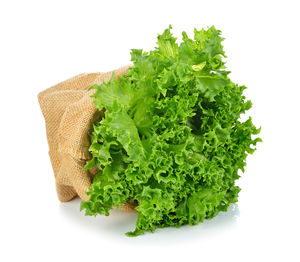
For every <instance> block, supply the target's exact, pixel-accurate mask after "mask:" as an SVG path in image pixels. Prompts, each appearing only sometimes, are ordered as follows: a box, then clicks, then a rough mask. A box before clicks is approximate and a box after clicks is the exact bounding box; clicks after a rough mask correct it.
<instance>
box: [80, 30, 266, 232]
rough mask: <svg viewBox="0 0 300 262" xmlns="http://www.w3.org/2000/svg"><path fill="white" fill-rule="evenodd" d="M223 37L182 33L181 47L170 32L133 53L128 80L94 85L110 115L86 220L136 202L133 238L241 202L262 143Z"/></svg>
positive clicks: (100, 138)
mask: <svg viewBox="0 0 300 262" xmlns="http://www.w3.org/2000/svg"><path fill="white" fill-rule="evenodd" d="M220 33H221V32H220V31H219V30H216V29H215V28H214V27H210V28H208V29H207V30H204V29H202V30H200V31H198V30H196V29H195V30H194V39H190V38H189V37H188V36H187V34H186V33H185V32H183V34H182V36H183V37H182V42H181V44H178V43H177V42H176V38H175V37H174V36H173V35H172V34H171V26H170V27H169V28H168V29H166V30H165V31H164V32H163V34H162V35H158V40H157V47H156V48H155V49H154V50H153V51H150V52H144V51H143V50H140V49H133V50H132V51H131V60H132V62H133V64H134V65H133V67H131V68H129V70H128V73H127V75H126V76H121V77H119V81H116V80H115V78H114V77H112V78H111V79H110V81H108V82H107V83H102V84H101V85H99V86H98V85H95V86H93V87H92V88H95V89H96V92H95V94H94V95H93V97H94V103H95V105H96V107H97V108H98V109H99V110H103V109H105V117H104V118H102V119H101V120H99V121H98V122H96V123H95V124H94V126H93V131H92V134H91V146H90V149H89V150H90V152H91V154H92V157H93V158H92V159H91V161H89V162H88V163H87V164H86V166H85V168H86V169H89V168H91V167H93V166H97V167H98V169H99V172H98V173H97V174H96V175H95V176H94V179H93V183H92V186H91V188H90V189H89V191H88V192H87V194H88V195H89V196H90V199H89V200H88V201H82V203H81V210H83V209H85V212H86V215H96V214H105V215H109V210H110V209H112V208H113V207H120V206H121V205H123V204H124V203H126V202H129V203H137V206H136V210H137V212H138V216H137V222H136V229H135V231H133V232H129V233H127V235H128V236H137V235H140V234H142V233H143V232H145V231H151V232H153V231H154V230H155V229H156V228H160V227H167V226H176V227H179V226H181V225H184V224H190V225H196V224H198V223H199V222H202V221H203V220H204V219H208V218H212V217H214V216H216V215H217V214H218V213H219V211H226V210H227V208H228V206H229V205H230V203H234V202H237V199H238V193H239V191H240V188H239V187H238V186H236V185H235V181H236V180H237V179H238V178H239V175H238V171H239V170H242V171H243V172H244V167H245V165H246V162H245V160H246V157H247V155H248V154H249V153H253V152H254V150H255V148H254V146H255V145H256V143H257V142H259V141H261V139H260V138H255V139H254V138H253V136H252V135H257V134H258V133H259V131H260V129H257V128H256V127H255V126H254V125H253V123H252V120H251V118H249V119H248V120H247V121H245V122H241V121H240V115H241V114H243V113H245V112H246V111H247V110H248V109H250V108H251V106H252V104H251V102H250V101H249V100H248V101H247V100H246V98H245V96H244V95H243V91H244V89H245V88H246V87H245V86H239V85H237V84H235V83H233V82H232V81H231V80H230V79H229V78H228V74H229V73H230V72H228V71H226V70H225V63H224V61H223V58H224V57H225V53H224V51H223V46H222V44H221V43H222V40H223V38H222V37H220Z"/></svg>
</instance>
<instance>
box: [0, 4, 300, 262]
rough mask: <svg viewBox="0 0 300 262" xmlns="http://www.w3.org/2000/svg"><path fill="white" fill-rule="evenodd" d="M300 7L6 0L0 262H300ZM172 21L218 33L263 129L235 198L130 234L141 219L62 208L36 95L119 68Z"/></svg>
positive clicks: (0, 84) (0, 24) (2, 17)
mask: <svg viewBox="0 0 300 262" xmlns="http://www.w3.org/2000/svg"><path fill="white" fill-rule="evenodd" d="M297 2H299V1H287V0H286V1H262V0H261V1H253V0H252V1H228V0H227V1H208V0H206V1H200V0H198V1H189V0H184V1H178V2H177V1H174V0H173V1H163V0H160V1H155V0H151V1H130V0H128V1H119V2H118V1H109V0H106V1H100V0H99V1H74V0H73V1H54V0H52V1H29V0H27V1H2V0H1V2H0V29H1V31H0V34H1V35H0V37H1V39H0V88H1V102H0V107H1V108H0V109H1V110H0V112H1V118H0V121H1V128H0V142H1V144H0V149H1V151H0V154H1V158H0V159H1V182H0V183H1V184H0V186H1V187H0V194H1V209H0V210H1V216H0V221H1V222H0V223H1V224H0V240H1V243H0V260H1V261H92V260H93V261H112V260H113V261H155V260H157V261H189V260H190V261H299V260H300V255H299V252H300V251H299V246H300V240H299V235H300V230H299V221H300V216H299V207H300V201H299V200H300V197H299V186H300V179H299V177H300V171H299V162H300V153H299V148H300V142H299V134H300V125H299V121H300V119H299V113H300V110H299V99H300V97H299V95H300V92H299V88H300V86H299V64H300V56H299V48H300V41H299V40H300V38H299V25H300V18H299V7H298V6H297ZM169 24H172V26H173V28H174V30H173V32H174V33H175V35H176V36H178V37H179V38H180V36H181V31H183V30H185V31H187V32H188V33H192V31H193V28H194V27H197V28H198V29H200V28H202V27H205V26H210V25H215V26H216V27H217V28H218V29H220V30H222V32H223V36H224V37H225V38H226V40H225V41H224V48H225V51H226V54H227V56H228V58H227V66H228V69H229V70H230V71H232V74H231V78H232V80H233V81H235V82H237V83H239V84H245V85H247V86H248V90H247V91H246V96H247V98H249V99H251V100H252V101H253V103H254V106H253V109H251V111H250V113H249V114H250V115H252V116H253V119H254V123H255V124H256V125H257V126H262V132H261V137H262V139H263V140H264V142H263V143H261V144H259V146H258V149H257V151H256V152H255V154H254V155H252V156H250V157H249V158H248V161H247V163H248V165H247V167H246V172H245V173H244V174H243V176H242V178H241V179H240V181H239V185H240V186H241V187H242V191H241V193H240V198H239V202H238V204H237V205H235V206H231V208H230V210H229V211H228V212H227V213H221V214H220V215H219V216H217V217H216V218H214V219H212V220H210V221H206V222H204V223H203V224H200V225H198V226H194V227H190V226H184V227H182V228H180V229H175V228H167V229H161V230H157V231H156V233H154V234H151V233H147V234H145V235H143V236H140V237H137V238H128V237H126V236H125V235H124V233H125V232H127V231H129V230H132V229H134V224H135V219H136V215H135V214H132V213H125V212H120V211H113V212H112V214H111V216H109V217H104V216H98V217H96V218H94V217H85V216H84V214H83V213H80V212H79V203H80V201H79V200H78V199H77V200H74V201H71V202H69V203H63V204H62V203H59V201H58V200H57V198H56V192H55V186H54V176H53V173H52V167H51V164H50V160H49V158H48V154H47V152H48V145H47V140H46V133H45V125H44V119H43V117H42V114H41V112H40V108H39V105H38V101H37V94H38V92H40V91H42V90H43V89H45V88H48V87H50V86H52V85H54V84H56V83H58V82H61V81H63V80H66V79H67V78H70V77H72V76H74V75H77V74H79V73H83V72H96V71H108V70H112V69H115V68H118V67H120V66H123V65H126V64H128V63H129V60H130V55H129V52H130V49H131V48H143V49H145V50H149V49H151V48H153V47H154V45H155V41H156V35H157V33H162V31H163V30H164V29H165V28H167V27H168V25H169Z"/></svg>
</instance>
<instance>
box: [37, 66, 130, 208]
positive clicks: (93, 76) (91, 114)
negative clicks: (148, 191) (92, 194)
mask: <svg viewBox="0 0 300 262" xmlns="http://www.w3.org/2000/svg"><path fill="white" fill-rule="evenodd" d="M127 69H128V66H125V67H122V68H119V69H117V70H115V71H111V72H107V73H90V74H80V75H78V76H75V77H73V78H71V79H68V80H66V81H64V82H62V83H60V84H57V85H55V86H53V87H50V88H48V89H46V90H44V91H43V92H41V93H39V94H38V100H39V103H40V107H41V110H42V113H43V115H44V118H45V122H46V133H47V139H48V144H49V156H50V160H51V164H52V167H53V171H54V176H55V182H56V191H57V195H58V199H59V200H60V201H62V202H66V201H69V200H71V199H73V198H74V197H76V196H79V197H80V198H81V199H84V200H87V199H88V198H89V197H88V195H86V191H87V190H88V188H89V187H90V186H91V176H92V175H93V174H94V173H95V172H97V170H96V169H95V168H94V169H93V170H90V172H88V171H85V170H83V167H84V165H85V163H86V161H87V160H90V159H91V155H90V153H89V151H88V148H89V146H90V140H89V135H88V132H89V130H90V128H91V126H92V124H93V122H94V121H96V120H99V119H100V118H101V117H102V116H103V112H100V111H99V110H97V109H96V107H95V105H94V103H93V99H92V98H91V97H90V96H91V95H92V94H93V93H94V92H95V90H90V91H88V88H89V87H91V86H92V85H94V84H100V83H101V82H103V81H108V80H109V79H110V78H111V76H112V72H114V73H115V77H116V79H117V77H118V76H119V75H122V74H125V73H126V72H127ZM122 209H123V210H128V211H132V210H133V209H134V207H133V206H132V205H130V204H125V205H124V206H123V207H122Z"/></svg>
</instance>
